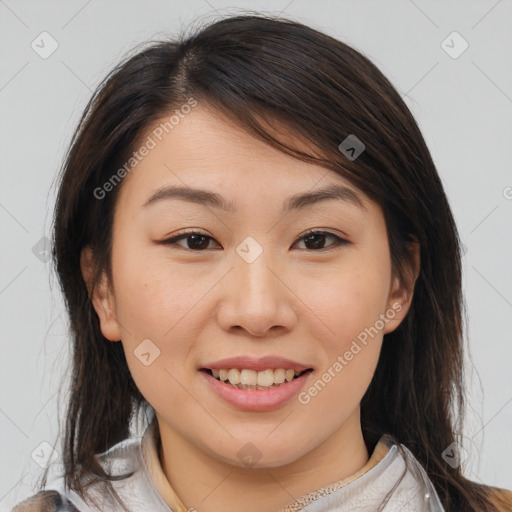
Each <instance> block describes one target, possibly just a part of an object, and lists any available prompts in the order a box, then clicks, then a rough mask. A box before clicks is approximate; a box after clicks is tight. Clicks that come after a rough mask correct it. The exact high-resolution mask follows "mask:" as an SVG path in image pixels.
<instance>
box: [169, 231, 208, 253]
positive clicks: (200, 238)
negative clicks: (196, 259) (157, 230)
mask: <svg viewBox="0 0 512 512" xmlns="http://www.w3.org/2000/svg"><path fill="white" fill-rule="evenodd" d="M181 240H188V242H186V246H183V245H182V244H178V242H179V241H181ZM210 240H213V238H212V237H211V236H208V235H203V234H202V233H195V232H194V233H182V234H181V235H178V236H175V237H173V238H169V239H167V240H164V241H163V242H162V243H163V244H164V245H179V246H180V247H182V248H183V249H189V250H191V251H196V252H201V251H204V250H205V249H208V245H209V243H210Z"/></svg>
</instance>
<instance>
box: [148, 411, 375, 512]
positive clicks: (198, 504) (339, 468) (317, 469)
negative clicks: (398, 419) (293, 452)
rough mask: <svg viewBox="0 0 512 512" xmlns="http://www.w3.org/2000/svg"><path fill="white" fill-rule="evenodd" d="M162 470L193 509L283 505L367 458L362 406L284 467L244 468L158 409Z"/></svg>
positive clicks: (211, 511)
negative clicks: (184, 432) (206, 447)
mask: <svg viewBox="0 0 512 512" xmlns="http://www.w3.org/2000/svg"><path fill="white" fill-rule="evenodd" d="M157 419H158V427H159V431H160V439H161V446H160V450H161V453H160V458H161V464H162V470H163V472H164V473H165V475H166V477H167V479H168V481H169V483H170V485H171V486H172V488H173V489H174V491H175V492H176V494H177V495H178V497H179V498H180V500H181V501H182V502H183V504H184V505H185V506H186V507H187V508H189V507H190V509H191V510H194V509H197V510H200V511H201V512H220V511H222V512H235V511H239V510H244V511H245V512H261V499H262V496H264V499H265V509H266V510H276V511H277V510H281V509H282V508H284V507H285V506H286V505H287V504H289V503H290V502H292V501H294V500H295V499H297V498H298V497H300V496H303V495H305V494H307V493H309V492H312V491H314V490H316V489H319V488H320V487H323V486H325V485H327V484H330V483H333V482H336V481H338V480H342V479H347V478H349V477H350V476H351V475H353V474H354V473H357V472H358V471H359V470H360V469H361V468H363V467H364V466H365V464H366V463H367V462H368V459H369V455H368V451H367V449H366V444H365V442H364V438H363V435H362V432H361V423H360V413H359V408H358V409H356V411H354V413H353V414H352V416H351V417H350V418H349V419H348V420H347V421H346V422H345V423H344V424H343V425H342V426H341V427H340V428H339V429H338V430H337V431H335V432H334V433H333V434H332V435H331V436H330V437H329V438H327V439H326V440H325V441H324V442H323V443H322V444H320V445H318V446H317V447H316V448H314V449H313V450H312V451H310V452H308V453H307V454H305V455H303V456H302V457H300V458H299V459H297V460H295V461H293V462H291V463H289V464H286V465H284V466H280V467H270V468H261V469H260V468H258V469H254V468H241V467H239V466H234V465H231V464H227V463H226V462H224V461H223V460H219V459H218V458H215V457H214V456H212V455H210V454H208V453H205V452H204V451H202V450H200V449H199V448H198V447H197V446H195V445H194V444H192V443H190V442H189V441H188V440H187V439H186V438H184V437H183V436H181V435H180V434H179V433H177V432H176V431H175V430H173V429H172V428H171V427H170V426H169V425H168V424H167V423H165V421H164V420H163V419H162V418H161V417H160V416H159V415H158V414H157Z"/></svg>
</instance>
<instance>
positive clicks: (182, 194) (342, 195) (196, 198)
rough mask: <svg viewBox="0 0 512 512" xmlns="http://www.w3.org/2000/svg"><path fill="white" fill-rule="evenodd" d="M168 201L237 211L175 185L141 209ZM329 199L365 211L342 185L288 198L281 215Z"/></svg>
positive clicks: (209, 195) (203, 193) (202, 192)
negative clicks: (178, 200) (175, 200)
mask: <svg viewBox="0 0 512 512" xmlns="http://www.w3.org/2000/svg"><path fill="white" fill-rule="evenodd" d="M170 199H181V200H182V201H187V202H190V203H196V204H200V205H203V206H206V205H210V206H212V207H213V208H217V209H219V210H223V211H225V212H228V213H236V211H237V209H236V208H235V205H234V203H233V202H232V201H227V200H226V199H225V198H224V197H222V196H221V195H219V194H217V193H216V192H211V191H209V190H204V189H199V188H191V187H182V186H176V185H170V186H164V187H161V188H159V189H158V190H156V192H154V193H153V194H152V195H151V197H149V198H148V199H147V201H146V202H145V203H144V204H143V205H142V207H143V208H146V207H148V206H150V205H152V204H155V203H157V202H160V201H163V200H170ZM329 199H335V200H338V201H344V202H347V203H350V204H353V205H354V206H357V207H359V208H361V209H363V210H366V207H365V206H364V204H363V201H362V199H361V198H360V196H359V195H358V194H357V192H355V191H354V190H352V189H350V188H348V187H345V186H344V185H330V186H328V187H326V188H323V189H320V190H315V191H314V192H304V193H300V194H295V195H293V196H290V197H289V198H287V199H286V201H285V202H284V204H283V208H282V211H281V213H282V214H287V213H289V212H291V211H293V210H300V209H303V208H307V207H310V206H313V205H315V204H317V203H319V202H320V201H327V200H329Z"/></svg>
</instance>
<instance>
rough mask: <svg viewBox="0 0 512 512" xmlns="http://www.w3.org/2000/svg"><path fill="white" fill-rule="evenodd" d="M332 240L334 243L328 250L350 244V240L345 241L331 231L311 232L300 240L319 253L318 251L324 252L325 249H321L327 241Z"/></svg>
mask: <svg viewBox="0 0 512 512" xmlns="http://www.w3.org/2000/svg"><path fill="white" fill-rule="evenodd" d="M326 238H330V239H331V240H334V243H333V244H331V245H330V246H327V249H329V248H332V247H338V246H339V245H344V244H349V243H350V242H349V241H348V240H345V239H343V238H340V237H339V236H337V235H335V234H334V233H330V232H329V231H315V230H310V231H308V232H307V233H306V234H305V235H303V236H302V237H300V238H299V241H300V240H304V241H305V243H306V244H310V247H309V248H313V249H314V250H316V252H318V249H320V250H323V249H324V247H320V246H323V245H324V242H325V239H326Z"/></svg>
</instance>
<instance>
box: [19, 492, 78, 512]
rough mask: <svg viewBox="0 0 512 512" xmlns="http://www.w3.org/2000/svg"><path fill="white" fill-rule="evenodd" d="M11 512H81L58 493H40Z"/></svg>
mask: <svg viewBox="0 0 512 512" xmlns="http://www.w3.org/2000/svg"><path fill="white" fill-rule="evenodd" d="M11 512H79V510H78V509H77V508H75V507H74V506H73V504H72V503H71V502H70V501H69V500H68V499H67V498H66V497H65V496H63V495H61V494H60V493H59V492H58V491H40V492H38V493H37V494H34V495H33V496H30V497H29V498H27V499H26V500H24V501H22V502H21V503H18V504H17V505H16V506H15V507H14V508H13V509H12V510H11Z"/></svg>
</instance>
